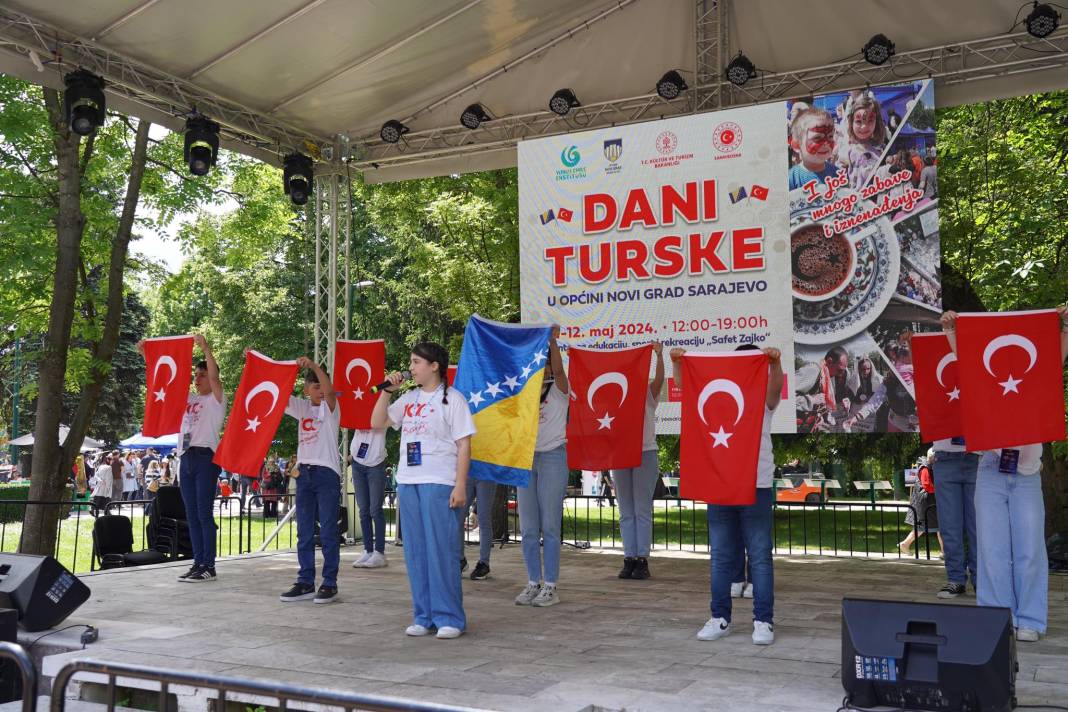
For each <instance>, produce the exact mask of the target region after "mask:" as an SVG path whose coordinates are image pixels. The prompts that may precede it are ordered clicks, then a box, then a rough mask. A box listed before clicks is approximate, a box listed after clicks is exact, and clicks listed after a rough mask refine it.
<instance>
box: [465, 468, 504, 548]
mask: <svg viewBox="0 0 1068 712" xmlns="http://www.w3.org/2000/svg"><path fill="white" fill-rule="evenodd" d="M496 493H497V483H496V482H494V481H493V480H476V479H475V478H473V477H468V478H467V504H466V505H464V508H463V517H462V518H461V519H460V545H459V552H460V558H461V559H462V558H464V538H465V537H464V522H466V521H467V515H468V514H470V512H471V504H472V503H473V502H474V501H475V500H476V499H477V500H478V560H479V561H485V562H486V563H487V564H488V563H489V560H490V552H491V551H493V496H494V495H495V494H496ZM456 565H457V566H459V565H460V564H459V563H457V564H456Z"/></svg>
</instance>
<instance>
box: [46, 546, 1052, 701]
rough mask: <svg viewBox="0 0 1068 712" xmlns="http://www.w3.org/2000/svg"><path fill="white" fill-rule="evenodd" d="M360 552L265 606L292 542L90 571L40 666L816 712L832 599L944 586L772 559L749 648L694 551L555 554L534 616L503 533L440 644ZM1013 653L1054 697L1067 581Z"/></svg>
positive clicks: (937, 577)
mask: <svg viewBox="0 0 1068 712" xmlns="http://www.w3.org/2000/svg"><path fill="white" fill-rule="evenodd" d="M359 553H360V550H359V549H358V547H346V548H343V549H342V572H341V577H340V581H339V588H340V598H341V601H340V602H338V603H335V604H331V605H328V606H317V605H313V604H312V603H311V602H310V601H309V602H302V603H290V604H284V603H281V602H279V600H278V594H279V593H281V592H282V591H283V590H285V589H286V588H288V586H289V585H290V584H291V583H292V581H293V579H294V575H295V572H296V556H295V554H294V553H292V552H286V553H281V554H272V555H261V556H254V557H247V558H241V559H231V560H223V561H220V562H219V565H218V571H219V579H218V580H217V581H215V582H212V583H202V584H181V583H177V582H176V581H175V575H176V574H177V573H179V572H180V571H182V570H184V568H185V566H184V565H183V566H181V567H178V566H174V565H165V566H160V567H151V568H144V569H132V570H123V571H118V572H106V573H102V574H95V575H90V576H87V577H85V578H84V580H85V581H86V582H87V583H88V584H89V586H90V587H91V588H92V592H93V595H92V598H91V599H90V601H89V602H88V603H86V604H85V605H84V606H82V608H80V609H79V610H78V611H77V612H76V614H75V615H74V616H73V617H72V618H71V619H70V620H68V621H67V622H66V624H67V625H69V624H72V623H92V624H93V625H96V626H98V627H99V628H100V640H99V641H98V642H96V643H94V644H92V645H90V646H89V648H88V649H87V650H85V651H77V652H70V653H64V654H62V655H57V656H54V657H52V658H48V659H46V661H45V670H44V671H45V674H46V675H48V674H50V673H53V672H54V671H55V670H56V669H58V667H59V665H60V664H61V663H62V662H64V661H65V660H68V659H71V658H78V657H90V658H94V659H98V660H110V661H126V662H136V663H143V664H149V665H154V666H160V667H163V668H177V669H183V670H198V671H204V672H214V673H220V674H225V675H233V676H240V677H251V678H271V679H275V680H284V681H291V682H293V683H297V684H301V685H308V686H315V687H323V688H332V689H337V690H350V691H358V692H364V693H377V694H385V695H390V696H398V697H405V698H411V699H418V700H425V701H436V702H444V703H450V704H460V705H469V706H472V707H484V708H490V709H501V710H504V709H521V710H544V709H550V708H551V709H554V710H556V711H557V712H569V711H571V710H581V709H583V708H586V707H587V706H588V705H595V706H596V707H598V708H602V709H610V710H616V709H624V708H626V709H627V710H635V709H643V710H644V709H662V710H667V709H670V710H680V709H708V710H731V711H732V712H746V711H749V710H782V711H784V712H793V711H800V710H819V711H820V712H826V711H827V710H835V709H836V708H837V706H838V704H839V703H840V702H841V700H842V696H843V691H842V687H841V683H840V680H839V657H840V652H839V651H840V634H841V633H840V615H839V612H840V600H841V598H842V597H843V596H860V597H872V598H890V599H899V600H916V601H927V602H936V601H937V599H936V598H935V596H934V592H935V591H937V589H938V588H939V587H940V586H941V585H942V583H943V581H944V577H943V570H942V567H941V566H940V565H938V564H937V563H913V562H901V563H899V562H893V561H865V560H862V559H853V560H849V559H831V558H816V557H793V558H788V557H787V558H777V559H776V562H775V577H776V586H775V596H776V610H775V613H776V615H775V618H776V626H775V633H776V642H775V644H774V645H772V646H768V647H758V646H754V645H753V644H752V642H751V640H750V633H751V632H752V623H751V605H752V602H751V601H749V600H738V601H736V602H735V615H734V619H735V624H736V628H735V631H734V633H733V634H732V635H730V636H729V637H727V638H725V639H723V640H720V641H716V642H702V641H698V640H697V639H696V638H695V637H694V635H695V633H696V632H697V630H698V629H699V628H700V627H701V625H702V624H703V623H704V621H705V620H706V619H707V618H708V615H709V611H708V562H707V558H706V557H697V556H691V555H658V556H655V557H654V558H652V559H651V561H650V568H651V570H652V574H653V578H652V579H650V580H647V581H621V580H619V579H617V578H616V571H617V569H618V567H619V564H620V560H621V557H620V556H619V554H618V553H601V552H594V551H588V552H577V551H573V550H566V551H565V552H564V557H563V565H562V575H561V583H560V596H561V599H562V603H561V604H560V605H557V606H554V607H551V608H543V609H539V608H529V607H521V606H516V605H514V604H513V602H512V599H513V597H514V596H515V595H516V593H518V591H519V589H520V588H521V587H522V584H523V583H524V582H525V579H526V576H525V574H524V569H523V562H522V556H521V553H520V550H519V546H518V545H517V544H510V545H509V546H507V547H506V548H505V549H503V550H501V549H495V550H494V552H493V557H492V562H491V564H492V569H493V573H492V577H491V578H489V579H488V580H485V581H471V580H469V579H467V578H466V577H465V579H464V598H465V608H466V610H467V614H468V620H469V627H468V631H467V634H466V635H464V636H463V637H461V638H460V639H458V640H453V641H442V640H436V639H434V638H433V637H427V638H419V639H415V638H408V637H406V636H405V635H404V628H405V626H407V625H408V624H409V623H410V622H411V617H410V616H411V614H410V607H409V597H408V586H407V578H406V576H405V572H404V563H403V560H402V556H403V549H402V548H396V547H392V546H391V547H389V549H388V552H387V554H388V556H389V560H390V565H389V567H388V568H385V569H378V570H361V569H353V568H352V567H351V564H352V561H353V560H354V559H355V557H356V555H357V554H359ZM467 556H468V559H469V560H472V561H473V560H474V559H476V558H477V553H476V551H475V550H474V549H471V548H469V549H468V553H467ZM959 600H961V601H969V602H974V600H975V599H974V598H973V597H971V596H970V595H969V596H968V597H962V599H959ZM77 633H78V631H77V630H75V631H70V632H69V634H73V635H75V638H74V639H75V640H76V634H77ZM63 635H67V634H63ZM57 637H58V636H57ZM55 642H59V641H55ZM42 644H43V641H42ZM53 644H55V643H53ZM1019 662H1020V674H1019V677H1018V696H1019V701H1020V703H1021V704H1028V703H1030V704H1039V703H1043V702H1055V701H1056V702H1060V703H1064V701H1065V700H1068V576H1054V577H1051V585H1050V635H1049V636H1048V637H1046V638H1044V639H1043V640H1042V641H1041V642H1038V643H1030V644H1028V643H1021V644H1020V654H1019Z"/></svg>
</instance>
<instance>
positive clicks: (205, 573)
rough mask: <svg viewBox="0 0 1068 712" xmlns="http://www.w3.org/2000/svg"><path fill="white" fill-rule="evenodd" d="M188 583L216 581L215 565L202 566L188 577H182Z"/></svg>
mask: <svg viewBox="0 0 1068 712" xmlns="http://www.w3.org/2000/svg"><path fill="white" fill-rule="evenodd" d="M182 580H183V581H185V582H186V583H201V582H202V581H214V580H215V567H214V566H201V567H200V568H199V569H197V570H196V571H194V572H192V573H191V574H189V576H187V577H186V578H184V579H182Z"/></svg>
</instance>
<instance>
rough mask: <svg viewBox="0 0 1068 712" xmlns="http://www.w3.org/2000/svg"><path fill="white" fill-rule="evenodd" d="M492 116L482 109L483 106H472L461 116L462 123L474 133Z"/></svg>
mask: <svg viewBox="0 0 1068 712" xmlns="http://www.w3.org/2000/svg"><path fill="white" fill-rule="evenodd" d="M489 119H490V115H489V114H488V113H486V110H485V109H484V108H483V107H482V104H472V105H471V106H469V107H467V108H466V109H464V113H462V114H460V123H461V124H463V125H464V127H465V128H469V129H471V130H472V131H474V130H475V129H477V128H478V127H479V125H481V124H482V122H483V121H489Z"/></svg>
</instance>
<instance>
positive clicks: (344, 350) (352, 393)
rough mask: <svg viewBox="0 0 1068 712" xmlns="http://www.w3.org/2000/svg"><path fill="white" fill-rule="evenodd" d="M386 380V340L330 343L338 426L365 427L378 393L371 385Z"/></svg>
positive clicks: (360, 428) (368, 425)
mask: <svg viewBox="0 0 1068 712" xmlns="http://www.w3.org/2000/svg"><path fill="white" fill-rule="evenodd" d="M384 380H386V342H385V341H383V340H382V339H374V340H370V341H349V340H347V339H338V342H337V343H336V344H335V345H334V390H335V391H337V402H338V405H339V406H340V407H341V427H343V428H351V429H353V430H367V429H368V428H370V427H371V411H372V410H374V407H375V401H377V400H378V396H377V395H375V394H373V393H371V388H372V387H373V386H377V385H378V384H379V383H381V382H382V381H384Z"/></svg>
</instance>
